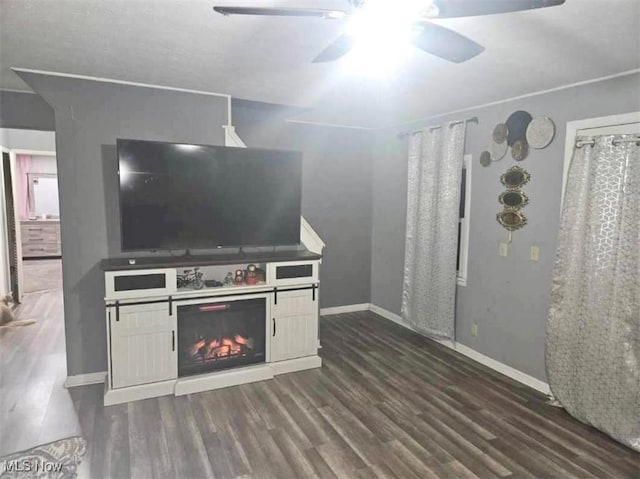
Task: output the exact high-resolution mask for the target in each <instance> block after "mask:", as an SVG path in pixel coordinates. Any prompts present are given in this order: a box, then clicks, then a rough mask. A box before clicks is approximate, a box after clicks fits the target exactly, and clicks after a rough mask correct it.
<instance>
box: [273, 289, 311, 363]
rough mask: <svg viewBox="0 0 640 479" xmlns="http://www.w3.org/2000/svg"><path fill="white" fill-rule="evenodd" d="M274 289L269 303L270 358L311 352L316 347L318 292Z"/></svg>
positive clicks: (281, 359) (309, 354)
mask: <svg viewBox="0 0 640 479" xmlns="http://www.w3.org/2000/svg"><path fill="white" fill-rule="evenodd" d="M315 296H316V297H315V300H314V299H313V295H312V292H311V291H310V290H302V291H283V292H278V296H277V299H278V302H277V304H276V303H275V301H274V303H273V304H272V305H271V312H272V316H273V320H272V323H271V328H272V329H271V361H284V360H286V359H294V358H301V357H305V356H313V355H315V354H316V353H317V351H318V292H317V291H316V295H315Z"/></svg>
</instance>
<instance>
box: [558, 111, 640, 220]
mask: <svg viewBox="0 0 640 479" xmlns="http://www.w3.org/2000/svg"><path fill="white" fill-rule="evenodd" d="M631 123H640V111H634V112H630V113H622V114H619V115H608V116H599V117H596V118H587V119H584V120H575V121H568V122H567V128H566V132H567V133H566V138H565V143H564V165H563V168H562V195H561V196H560V213H562V204H563V203H564V193H565V189H566V187H567V178H568V176H569V166H571V159H572V157H573V147H574V145H575V142H576V137H577V136H578V132H579V131H580V130H586V129H591V128H602V127H608V126H617V125H628V124H631Z"/></svg>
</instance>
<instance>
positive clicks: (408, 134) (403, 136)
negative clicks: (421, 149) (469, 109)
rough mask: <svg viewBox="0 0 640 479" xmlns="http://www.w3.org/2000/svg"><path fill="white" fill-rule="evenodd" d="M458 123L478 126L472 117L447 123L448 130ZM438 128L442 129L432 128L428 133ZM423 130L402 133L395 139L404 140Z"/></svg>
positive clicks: (475, 119)
mask: <svg viewBox="0 0 640 479" xmlns="http://www.w3.org/2000/svg"><path fill="white" fill-rule="evenodd" d="M460 123H475V124H476V125H479V124H480V122H479V121H478V117H477V116H472V117H471V118H467V119H466V120H458V121H452V122H451V123H449V128H451V127H452V126H454V125H459V124H460ZM439 128H442V125H437V126H432V127H430V128H429V131H433V130H437V129H439ZM423 129H424V128H421V129H419V130H413V131H403V132H400V133H398V135H397V137H398V139H401V138H406V137H407V136H411V135H413V134H415V133H420V132H421V131H422V130H423Z"/></svg>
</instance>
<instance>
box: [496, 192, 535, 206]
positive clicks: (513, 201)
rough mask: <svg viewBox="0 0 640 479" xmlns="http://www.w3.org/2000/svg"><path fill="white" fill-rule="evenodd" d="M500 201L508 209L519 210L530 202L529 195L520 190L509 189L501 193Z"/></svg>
mask: <svg viewBox="0 0 640 479" xmlns="http://www.w3.org/2000/svg"><path fill="white" fill-rule="evenodd" d="M498 201H500V203H501V204H503V205H504V206H505V207H506V208H507V209H516V210H519V209H520V208H523V207H525V206H526V205H527V204H528V203H529V197H528V196H527V195H526V194H525V193H524V192H523V191H520V190H507V191H504V192H502V193H500V196H499V197H498Z"/></svg>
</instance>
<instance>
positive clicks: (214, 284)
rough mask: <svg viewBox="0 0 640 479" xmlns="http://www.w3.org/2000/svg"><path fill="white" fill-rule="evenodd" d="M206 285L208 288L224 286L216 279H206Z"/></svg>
mask: <svg viewBox="0 0 640 479" xmlns="http://www.w3.org/2000/svg"><path fill="white" fill-rule="evenodd" d="M204 285H205V286H206V287H207V288H219V287H220V286H224V284H223V283H221V282H220V281H217V280H215V279H205V280H204Z"/></svg>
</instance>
